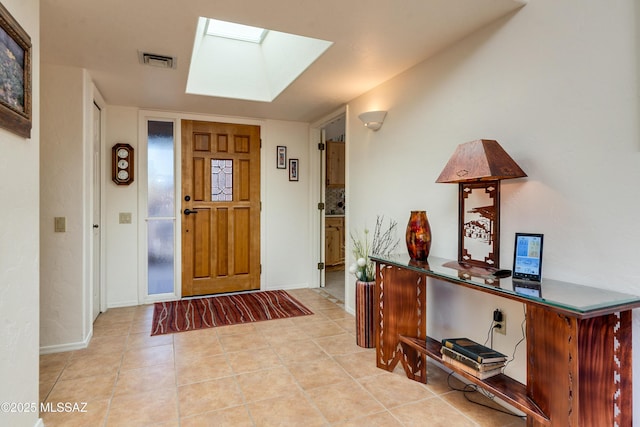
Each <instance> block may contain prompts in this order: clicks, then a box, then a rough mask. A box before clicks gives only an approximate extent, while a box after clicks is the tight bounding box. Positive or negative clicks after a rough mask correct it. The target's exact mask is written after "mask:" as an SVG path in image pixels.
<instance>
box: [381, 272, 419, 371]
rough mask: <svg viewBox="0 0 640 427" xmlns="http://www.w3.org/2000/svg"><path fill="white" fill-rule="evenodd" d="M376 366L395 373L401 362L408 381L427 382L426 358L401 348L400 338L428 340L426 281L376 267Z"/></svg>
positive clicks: (412, 350) (408, 274)
mask: <svg viewBox="0 0 640 427" xmlns="http://www.w3.org/2000/svg"><path fill="white" fill-rule="evenodd" d="M375 297H376V308H377V309H376V325H377V328H378V329H377V331H376V365H377V366H378V367H379V368H381V369H385V370H387V371H393V369H394V368H395V366H396V365H397V364H398V362H402V366H403V367H404V370H405V373H406V374H407V377H408V378H411V379H414V380H416V381H420V382H423V383H424V382H426V381H427V366H426V356H425V355H424V354H420V353H418V352H417V351H415V350H414V349H412V348H410V347H408V346H400V341H399V339H398V337H399V336H400V335H404V336H409V337H415V338H419V339H422V340H425V339H426V330H427V328H426V326H427V325H426V307H427V306H426V277H425V276H424V275H422V274H419V273H417V272H414V271H412V270H407V269H401V268H398V267H393V266H389V265H380V263H378V264H376V292H375Z"/></svg>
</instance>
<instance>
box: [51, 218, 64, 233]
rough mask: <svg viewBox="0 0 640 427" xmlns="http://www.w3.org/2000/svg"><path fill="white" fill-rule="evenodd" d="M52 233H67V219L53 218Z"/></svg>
mask: <svg viewBox="0 0 640 427" xmlns="http://www.w3.org/2000/svg"><path fill="white" fill-rule="evenodd" d="M53 231H55V232H56V233H64V232H65V231H67V218H66V217H64V216H57V217H55V218H53Z"/></svg>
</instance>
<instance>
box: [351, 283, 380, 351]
mask: <svg viewBox="0 0 640 427" xmlns="http://www.w3.org/2000/svg"><path fill="white" fill-rule="evenodd" d="M375 287H376V282H362V281H360V280H356V344H358V345H359V346H360V347H364V348H373V347H375V346H376V337H375V323H374V320H373V310H374V307H375V301H374V295H375V294H374V291H375Z"/></svg>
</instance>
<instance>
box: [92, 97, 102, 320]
mask: <svg viewBox="0 0 640 427" xmlns="http://www.w3.org/2000/svg"><path fill="white" fill-rule="evenodd" d="M101 126H102V123H101V120H100V107H98V106H97V105H96V104H95V103H94V104H93V214H92V216H93V257H92V260H91V263H92V271H93V277H92V278H91V280H92V286H93V301H92V316H93V320H96V318H97V317H98V314H100V269H101V265H100V176H101V170H102V168H101V167H100V158H101V157H100V145H101V144H100V135H101Z"/></svg>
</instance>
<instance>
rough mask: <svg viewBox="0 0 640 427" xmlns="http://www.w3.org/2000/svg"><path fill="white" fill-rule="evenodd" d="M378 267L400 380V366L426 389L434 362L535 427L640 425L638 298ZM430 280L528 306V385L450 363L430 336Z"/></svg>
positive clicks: (436, 268) (384, 349)
mask: <svg viewBox="0 0 640 427" xmlns="http://www.w3.org/2000/svg"><path fill="white" fill-rule="evenodd" d="M371 259H372V260H373V261H375V263H376V289H375V307H376V309H375V324H376V325H379V328H378V330H377V331H376V356H377V357H376V364H377V366H378V367H379V368H382V369H385V370H388V371H393V369H394V368H395V366H396V365H397V364H398V362H400V363H401V364H402V366H403V368H404V370H405V373H406V375H407V377H409V378H411V379H413V380H416V381H420V382H426V381H427V372H426V357H430V358H432V359H434V360H437V361H438V362H440V363H442V364H443V365H445V366H448V367H449V368H450V369H452V370H454V371H456V372H457V373H458V374H460V375H462V376H464V377H465V378H466V379H467V380H469V381H471V382H473V383H475V384H477V385H478V386H480V387H482V388H484V389H486V390H488V391H490V392H491V393H493V394H495V395H496V396H498V397H500V398H502V399H504V400H505V401H506V402H508V403H509V404H511V405H513V406H514V407H516V408H518V409H519V410H521V411H523V412H524V413H526V414H527V425H528V426H529V427H531V426H562V427H564V426H568V425H571V426H597V427H600V426H613V425H619V426H630V425H632V424H633V422H632V421H633V420H632V417H633V398H632V392H633V390H632V367H631V364H632V354H631V342H632V336H631V328H632V324H631V310H632V309H633V308H637V307H640V297H639V296H635V295H627V294H622V293H619V292H613V291H608V290H606V289H599V288H593V287H588V286H582V285H577V284H573V283H566V282H560V281H556V280H548V279H543V281H542V282H541V284H540V287H541V292H540V295H539V296H533V295H531V294H530V293H529V294H524V293H519V292H516V291H517V290H518V287H517V286H516V287H514V283H513V281H512V279H511V278H506V279H499V280H498V279H495V278H492V277H487V276H484V277H474V276H469V274H468V272H465V271H461V269H456V268H451V265H452V264H451V263H452V261H451V260H446V259H442V258H436V257H429V260H428V262H416V261H412V260H410V259H409V257H408V256H406V255H404V256H390V257H379V256H372V257H371ZM453 263H454V264H455V261H453ZM427 279H431V280H432V279H436V280H439V281H442V282H445V283H448V284H450V285H452V286H463V287H465V288H468V289H472V290H475V291H478V292H483V293H489V294H492V295H495V296H498V297H501V298H506V299H510V300H515V301H519V302H521V303H523V304H524V305H525V308H526V319H527V326H526V333H527V383H526V384H522V383H520V382H518V381H516V380H514V379H512V378H510V377H508V376H506V375H504V374H500V375H496V376H494V377H491V378H488V379H486V380H479V379H477V378H475V377H473V376H472V375H469V374H465V373H463V372H461V371H460V370H457V369H456V368H455V367H453V366H451V365H448V364H447V363H446V362H444V361H443V360H442V356H441V354H440V342H439V341H438V340H435V339H433V338H430V337H428V336H427V334H426V330H427V329H426V316H425V313H426V297H425V295H426V288H427V283H428V282H427ZM431 307H432V309H434V310H437V309H438V304H437V302H434V303H433V304H432V306H431Z"/></svg>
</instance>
